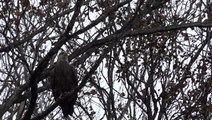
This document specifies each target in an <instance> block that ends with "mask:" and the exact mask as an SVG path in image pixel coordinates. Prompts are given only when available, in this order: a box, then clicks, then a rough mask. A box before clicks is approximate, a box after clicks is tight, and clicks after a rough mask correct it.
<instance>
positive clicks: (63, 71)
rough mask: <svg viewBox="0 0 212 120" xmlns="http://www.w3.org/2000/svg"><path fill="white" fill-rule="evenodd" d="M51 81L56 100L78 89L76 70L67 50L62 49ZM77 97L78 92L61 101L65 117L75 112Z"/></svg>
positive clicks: (51, 75)
mask: <svg viewBox="0 0 212 120" xmlns="http://www.w3.org/2000/svg"><path fill="white" fill-rule="evenodd" d="M49 81H50V85H51V88H52V92H53V96H54V99H55V101H57V100H58V99H59V98H62V97H63V96H64V95H65V94H66V93H71V92H72V91H74V90H75V89H76V87H77V84H78V81H77V75H76V71H75V69H74V67H73V66H72V65H70V64H69V62H68V55H67V53H66V52H64V51H62V52H61V53H60V54H59V56H58V59H57V62H56V64H55V67H54V69H53V70H52V71H51V73H50V78H49ZM76 99H77V93H76V94H74V95H73V96H70V97H68V98H67V99H65V100H63V101H62V102H61V103H59V106H60V107H61V108H62V112H63V115H64V117H65V118H67V117H68V115H72V114H73V112H74V104H75V102H76Z"/></svg>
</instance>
